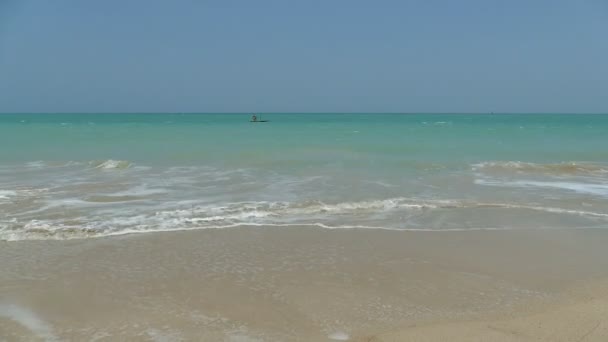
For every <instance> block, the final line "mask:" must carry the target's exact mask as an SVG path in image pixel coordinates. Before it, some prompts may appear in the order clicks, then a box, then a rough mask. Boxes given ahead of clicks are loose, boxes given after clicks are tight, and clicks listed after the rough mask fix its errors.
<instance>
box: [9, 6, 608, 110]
mask: <svg viewBox="0 0 608 342" xmlns="http://www.w3.org/2000/svg"><path fill="white" fill-rule="evenodd" d="M0 112H9V113H11V112H12V113H14V112H216V113H217V112H406V113H412V112H443V113H445V112H466V113H487V112H496V113H500V112H523V113H533V112H549V113H551V112H557V113H575V112H576V113H583V112H584V113H608V0H509V1H505V0H459V1H455V0H401V1H387V0H378V1H369V0H368V1H358V0H321V1H319V0H306V1H304V0H302V1H284V0H283V1H266V0H257V1H251V0H243V1H232V0H218V1H204V0H200V1H195V0H191V1H188V0H172V1H167V0H162V1H159V0H104V1H82V0H53V1H48V0H0Z"/></svg>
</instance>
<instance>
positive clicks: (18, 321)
mask: <svg viewBox="0 0 608 342" xmlns="http://www.w3.org/2000/svg"><path fill="white" fill-rule="evenodd" d="M607 243H608V232H605V231H602V230H548V229H547V230H534V231H467V232H403V231H401V232H399V231H381V230H344V229H343V230H327V229H311V228H297V227H295V228H272V227H244V228H235V229H223V230H199V231H182V232H167V233H148V234H133V235H124V236H115V237H108V238H98V239H84V240H68V241H20V242H3V243H2V245H1V246H0V260H1V263H2V265H1V267H0V269H1V270H2V271H1V272H0V332H1V333H0V335H1V336H2V338H3V340H4V341H22V340H32V341H35V340H42V341H44V340H46V341H81V340H95V341H126V340H129V341H180V340H183V341H193V340H199V341H332V340H338V341H339V340H348V341H445V340H451V341H489V340H492V341H604V340H605V339H606V337H607V336H608V330H607V329H608V326H607V323H606V317H608V285H606V284H607V283H606V279H608V258H606V254H608V252H606V249H605V246H606V245H607Z"/></svg>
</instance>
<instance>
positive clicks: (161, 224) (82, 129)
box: [0, 114, 608, 240]
mask: <svg viewBox="0 0 608 342" xmlns="http://www.w3.org/2000/svg"><path fill="white" fill-rule="evenodd" d="M262 116H263V118H264V119H266V120H270V122H268V123H264V124H251V123H249V122H248V119H249V118H248V115H238V114H223V115H220V114H217V115H216V114H19V115H17V114H15V115H11V114H4V115H0V146H2V148H0V239H2V240H22V239H68V238H84V237H95V236H105V235H113V234H124V233H131V232H149V231H161V230H181V229H204V228H224V227H234V226H242V225H252V226H255V225H264V226H272V225H275V226H295V225H297V226H302V227H305V226H318V227H325V228H354V227H360V228H378V229H401V230H430V229H432V230H469V229H539V228H546V229H555V228H567V229H575V228H608V149H606V148H605V146H608V134H606V132H608V116H605V115H582V114H579V115H575V114H573V115H548V114H547V115H506V114H503V115H465V114H445V115H439V114H432V115H431V114H425V115H423V114H420V115H418V114H411V115H394V114H390V115H388V114H263V115H262Z"/></svg>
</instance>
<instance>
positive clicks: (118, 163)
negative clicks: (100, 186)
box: [89, 159, 133, 170]
mask: <svg viewBox="0 0 608 342" xmlns="http://www.w3.org/2000/svg"><path fill="white" fill-rule="evenodd" d="M89 165H91V166H92V167H93V168H96V169H104V170H110V169H127V168H129V167H131V166H133V165H132V163H131V162H130V161H128V160H114V159H108V160H94V161H91V162H89Z"/></svg>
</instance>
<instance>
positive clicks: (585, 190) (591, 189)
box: [475, 179, 608, 197]
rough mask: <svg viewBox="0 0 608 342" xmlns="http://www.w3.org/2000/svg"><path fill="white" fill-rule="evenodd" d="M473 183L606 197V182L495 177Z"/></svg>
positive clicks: (607, 189) (607, 195) (607, 192)
mask: <svg viewBox="0 0 608 342" xmlns="http://www.w3.org/2000/svg"><path fill="white" fill-rule="evenodd" d="M475 184H479V185H489V186H501V187H521V188H553V189H562V190H569V191H573V192H577V193H581V194H591V195H598V196H602V197H608V184H605V183H602V184H595V183H586V182H558V181H556V182H551V181H536V180H517V181H503V180H496V179H477V180H475Z"/></svg>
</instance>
